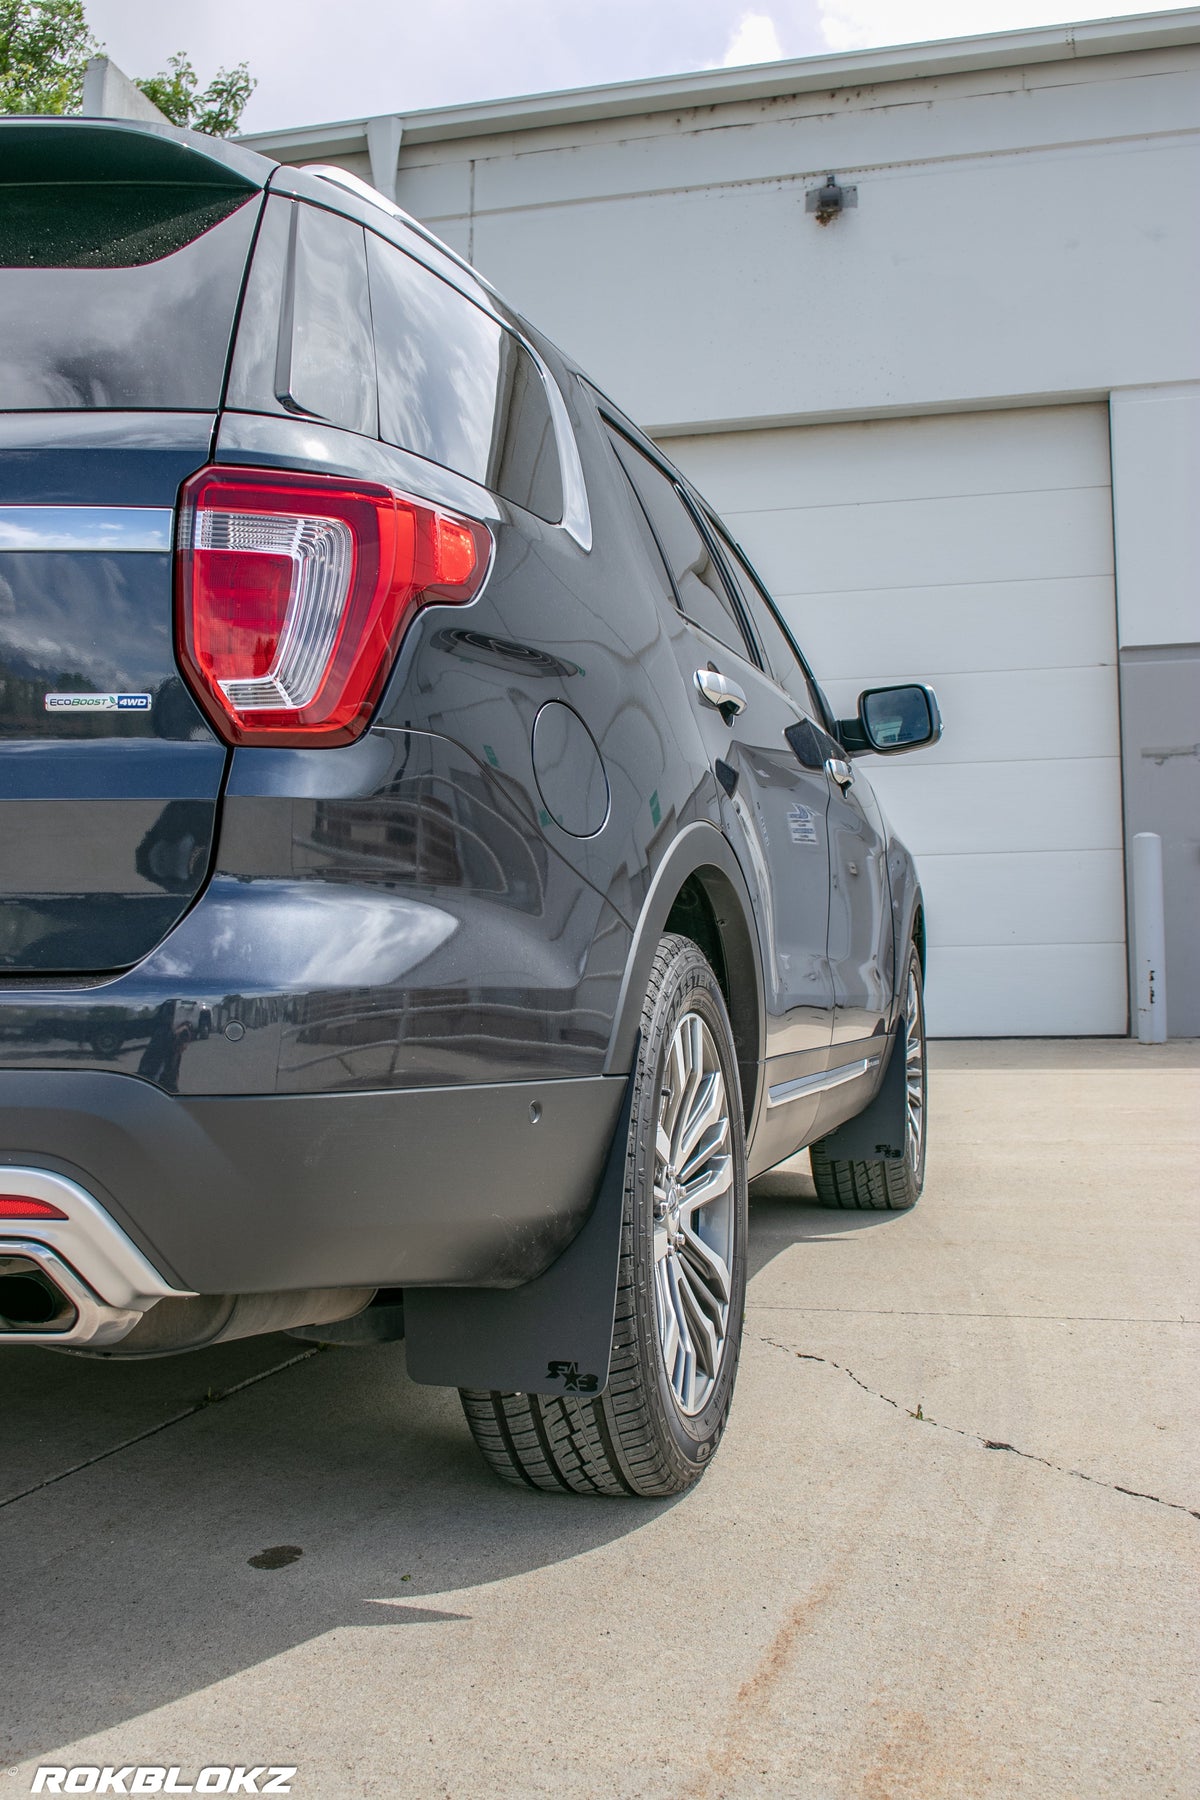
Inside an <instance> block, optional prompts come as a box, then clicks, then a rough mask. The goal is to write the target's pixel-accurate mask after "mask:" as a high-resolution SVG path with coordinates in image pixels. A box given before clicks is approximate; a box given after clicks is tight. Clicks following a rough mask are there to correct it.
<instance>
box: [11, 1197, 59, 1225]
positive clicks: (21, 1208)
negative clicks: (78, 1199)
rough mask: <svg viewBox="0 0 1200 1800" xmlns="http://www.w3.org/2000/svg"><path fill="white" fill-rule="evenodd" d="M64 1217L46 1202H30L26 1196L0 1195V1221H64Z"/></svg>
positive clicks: (55, 1207)
mask: <svg viewBox="0 0 1200 1800" xmlns="http://www.w3.org/2000/svg"><path fill="white" fill-rule="evenodd" d="M66 1216H67V1215H66V1213H65V1212H60V1211H59V1209H58V1207H57V1206H51V1204H50V1202H49V1201H48V1200H31V1199H30V1198H29V1196H28V1194H0V1219H65V1218H66Z"/></svg>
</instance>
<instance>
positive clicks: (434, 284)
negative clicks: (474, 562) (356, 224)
mask: <svg viewBox="0 0 1200 1800" xmlns="http://www.w3.org/2000/svg"><path fill="white" fill-rule="evenodd" d="M367 266H368V269H369V271H370V277H371V312H372V316H373V319H374V322H375V355H376V362H377V366H378V372H379V431H380V436H381V437H383V438H384V439H385V440H386V441H387V442H388V443H390V444H395V445H397V446H398V447H399V448H400V449H402V450H411V451H413V452H414V453H415V454H416V455H417V456H424V457H428V459H429V460H430V462H436V463H441V464H442V465H443V466H444V467H445V468H448V469H454V470H456V471H457V473H458V474H460V475H466V476H468V477H469V478H470V479H471V480H472V481H478V482H480V483H481V484H482V485H483V486H484V487H487V488H491V489H492V490H493V492H495V493H498V494H501V495H503V497H504V498H505V499H506V500H511V501H513V502H514V503H515V504H516V505H518V506H523V507H525V508H527V509H528V510H529V511H530V512H533V513H536V514H537V515H538V516H539V518H543V519H549V520H551V521H554V522H557V521H558V520H559V519H560V518H561V517H562V505H563V489H562V473H561V469H560V466H559V460H558V445H557V442H556V439H555V435H554V421H553V419H552V417H551V413H550V403H549V401H548V399H547V397H546V390H545V386H544V384H543V381H542V375H541V371H540V369H539V368H538V366H537V364H536V362H535V361H534V360H533V357H532V356H531V355H530V354H529V351H528V350H527V349H526V348H525V346H524V344H522V343H521V342H520V340H519V339H518V338H516V337H514V336H513V334H512V332H511V331H508V330H506V329H505V327H504V326H503V325H501V324H499V323H498V321H497V320H495V319H493V318H492V317H491V316H490V315H489V314H488V313H485V312H484V311H483V310H482V308H480V307H478V306H476V305H474V304H473V302H472V301H470V300H468V299H467V298H466V296H465V295H463V294H460V293H459V291H458V289H457V288H454V287H451V286H450V284H449V282H445V281H442V280H441V279H440V278H439V277H438V276H437V275H434V274H433V273H432V272H431V271H430V270H428V269H426V268H425V267H424V265H423V264H422V263H419V262H417V261H416V259H415V258H414V257H411V256H407V255H405V253H404V251H403V250H399V249H397V248H396V246H395V245H394V244H389V243H387V242H385V241H384V240H383V239H382V238H378V237H376V236H375V235H374V234H373V233H371V232H368V233H367Z"/></svg>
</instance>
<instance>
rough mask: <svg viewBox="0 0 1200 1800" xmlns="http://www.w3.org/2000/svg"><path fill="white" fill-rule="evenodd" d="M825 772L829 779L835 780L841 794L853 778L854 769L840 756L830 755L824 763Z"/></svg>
mask: <svg viewBox="0 0 1200 1800" xmlns="http://www.w3.org/2000/svg"><path fill="white" fill-rule="evenodd" d="M825 773H826V774H827V775H828V777H829V779H830V781H836V782H837V784H838V786H839V787H840V788H841V790H842V792H843V794H844V793H845V791H846V789H847V788H848V787H849V786H850V783H851V782H852V781H853V780H854V771H853V769H852V768H851V767H850V764H849V763H848V762H845V761H843V759H842V758H841V757H840V756H831V757H829V758H828V759H827V761H826V763H825Z"/></svg>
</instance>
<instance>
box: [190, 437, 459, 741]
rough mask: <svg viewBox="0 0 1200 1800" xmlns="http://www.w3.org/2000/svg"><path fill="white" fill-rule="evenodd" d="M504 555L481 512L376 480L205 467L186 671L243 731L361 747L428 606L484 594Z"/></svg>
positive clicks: (217, 715)
mask: <svg viewBox="0 0 1200 1800" xmlns="http://www.w3.org/2000/svg"><path fill="white" fill-rule="evenodd" d="M491 555H492V536H491V533H490V532H489V530H488V528H487V526H486V525H482V524H480V523H479V521H478V520H475V519H464V518H460V517H458V516H457V515H454V514H450V513H445V512H442V511H440V510H439V509H438V508H437V507H432V506H426V505H424V504H422V503H421V502H420V501H417V500H411V499H409V498H408V497H407V496H405V495H403V494H397V493H393V491H392V490H391V488H387V487H379V486H376V485H375V484H374V483H371V482H358V481H345V480H342V479H341V478H339V477H336V476H331V475H288V474H276V473H274V472H273V471H271V470H260V469H204V470H202V471H201V473H200V474H199V475H194V476H193V477H192V479H191V480H190V481H188V482H186V483H185V484H184V488H183V492H182V495H181V497H180V524H179V543H178V550H177V553H176V609H177V611H176V631H177V642H178V651H179V660H180V666H181V667H182V670H183V673H184V677H185V679H186V680H187V682H188V685H189V686H190V687H191V689H192V691H193V693H194V694H195V696H196V698H197V700H198V701H199V702H200V705H201V706H202V707H203V708H204V711H205V712H206V713H207V715H208V717H209V719H210V720H211V721H212V723H213V725H214V727H215V728H216V730H217V732H218V733H219V734H220V735H221V736H222V737H223V738H224V739H225V740H226V741H227V742H228V743H232V744H299V745H308V746H314V745H322V746H325V745H333V744H348V743H351V742H352V741H353V740H354V739H355V738H357V737H359V736H361V734H362V732H363V731H364V730H365V729H366V725H367V721H368V720H369V718H370V716H371V711H372V709H373V707H374V705H375V702H376V701H377V700H378V698H379V696H380V694H381V692H382V691H383V684H384V682H385V681H386V680H387V677H388V674H389V672H390V670H391V666H392V663H393V661H394V659H395V655H396V650H397V648H398V647H399V644H400V640H401V638H402V637H403V636H404V633H405V630H406V629H407V627H408V624H409V622H410V620H411V619H412V617H413V615H414V613H415V612H416V611H417V610H418V608H420V607H421V606H424V605H427V604H429V603H430V602H431V601H438V602H446V601H450V602H461V601H466V600H473V599H474V598H475V595H476V594H477V593H478V592H479V590H480V588H481V587H482V586H483V582H484V577H485V576H486V575H487V571H488V566H489V563H490V561H491Z"/></svg>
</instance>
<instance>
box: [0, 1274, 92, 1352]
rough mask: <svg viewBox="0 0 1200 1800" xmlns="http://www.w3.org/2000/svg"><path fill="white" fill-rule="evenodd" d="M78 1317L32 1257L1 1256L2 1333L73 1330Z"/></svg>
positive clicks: (0, 1329) (0, 1311) (0, 1327)
mask: <svg viewBox="0 0 1200 1800" xmlns="http://www.w3.org/2000/svg"><path fill="white" fill-rule="evenodd" d="M78 1317H79V1311H78V1308H77V1307H75V1306H74V1305H73V1304H72V1302H71V1301H70V1300H68V1298H67V1296H66V1295H65V1294H64V1293H63V1291H62V1289H61V1288H60V1287H57V1286H56V1285H55V1283H54V1282H53V1281H52V1280H51V1279H50V1277H49V1275H47V1273H46V1271H45V1270H44V1269H41V1268H39V1267H38V1264H37V1263H36V1262H35V1261H34V1259H33V1257H32V1256H0V1333H5V1334H7V1333H9V1332H12V1333H25V1332H31V1331H36V1332H42V1331H54V1332H59V1331H63V1332H69V1331H70V1329H71V1327H72V1325H74V1323H75V1321H76V1320H77V1319H78Z"/></svg>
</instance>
